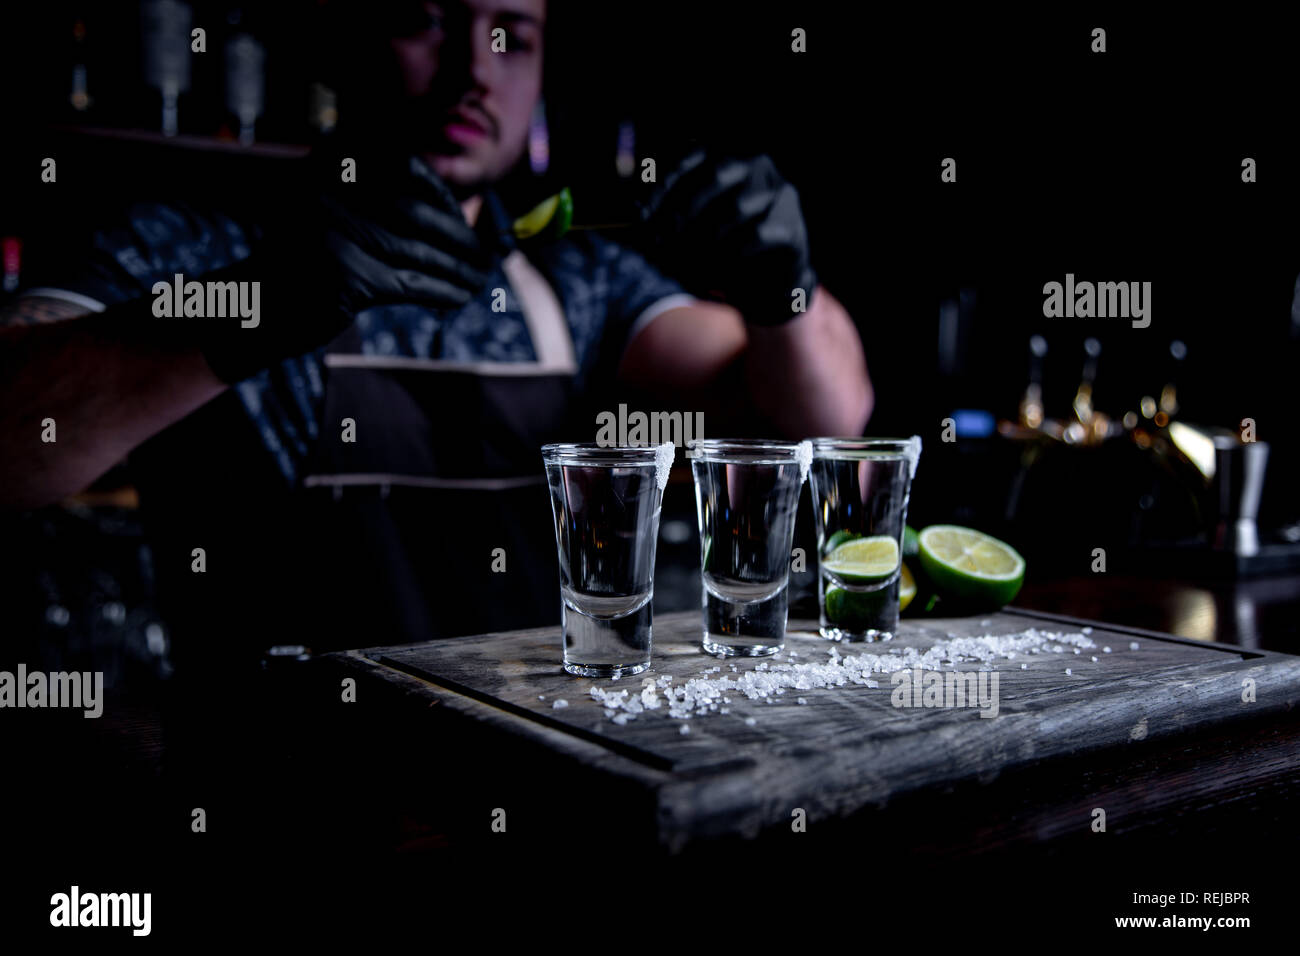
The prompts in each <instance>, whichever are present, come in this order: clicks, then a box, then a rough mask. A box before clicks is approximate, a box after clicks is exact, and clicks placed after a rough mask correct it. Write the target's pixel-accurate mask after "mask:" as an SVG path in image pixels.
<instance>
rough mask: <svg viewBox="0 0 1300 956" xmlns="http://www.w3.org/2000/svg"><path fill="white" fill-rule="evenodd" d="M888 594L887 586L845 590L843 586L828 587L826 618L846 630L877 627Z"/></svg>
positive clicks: (862, 629)
mask: <svg viewBox="0 0 1300 956" xmlns="http://www.w3.org/2000/svg"><path fill="white" fill-rule="evenodd" d="M888 596H889V588H881V589H880V590H878V591H846V590H845V589H844V588H837V587H833V586H832V587H828V588H827V589H826V620H828V621H830V622H831V623H832V624H834V625H835V626H836V627H842V628H844V629H845V630H846V631H865V630H867V629H868V628H872V627H878V626H879V624H878V622H879V621H880V620H881V618H882V617H883V615H882V613H881V611H882V609H883V608H884V604H885V600H886V599H887V598H888Z"/></svg>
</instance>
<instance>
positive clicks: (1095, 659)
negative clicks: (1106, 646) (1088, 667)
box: [1092, 654, 1097, 664]
mask: <svg viewBox="0 0 1300 956" xmlns="http://www.w3.org/2000/svg"><path fill="white" fill-rule="evenodd" d="M1092 662H1093V663H1094V664H1095V663H1097V655H1096V654H1093V655H1092Z"/></svg>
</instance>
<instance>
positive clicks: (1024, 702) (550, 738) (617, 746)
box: [352, 611, 1300, 846]
mask: <svg viewBox="0 0 1300 956" xmlns="http://www.w3.org/2000/svg"><path fill="white" fill-rule="evenodd" d="M1043 617H1044V616H1042V615H1034V616H1030V615H1027V614H1024V613H1021V612H1012V611H1006V612H1001V613H998V614H992V615H989V616H988V617H986V618H982V619H981V618H965V619H945V620H925V621H914V622H905V623H904V626H903V627H902V629H901V632H900V634H899V636H898V637H897V638H896V639H895V640H894V641H891V642H888V643H887V644H883V645H872V646H862V645H855V646H842V645H837V646H836V650H837V651H838V652H839V653H840V654H842V655H848V654H858V653H886V652H887V653H895V652H901V651H902V649H903V648H905V647H915V648H917V649H918V650H924V649H926V648H928V647H929V646H931V645H932V644H934V643H935V642H936V641H939V640H943V639H945V638H947V637H949V636H971V635H978V634H985V633H988V634H1007V633H1014V632H1021V631H1024V630H1025V629H1026V628H1027V627H1037V628H1038V629H1040V630H1044V631H1077V630H1078V628H1077V627H1074V626H1069V625H1066V624H1063V623H1059V622H1056V621H1052V620H1044V619H1043ZM699 627H700V620H699V615H698V614H697V613H686V614H677V615H666V616H663V617H661V618H659V619H658V620H656V622H655V653H654V665H653V667H652V668H651V669H650V670H649V671H648V672H646V674H644V675H638V676H636V677H632V678H624V679H623V680H621V681H611V680H604V679H602V680H590V679H586V678H577V677H572V676H570V675H568V674H566V673H564V671H563V670H562V669H561V668H560V666H559V661H560V635H559V631H558V628H541V629H536V630H529V631H516V632H511V633H508V634H497V635H483V636H478V637H467V638H460V639H455V640H449V641H438V642H430V643H425V644H418V645H407V646H397V647H381V648H369V649H365V650H362V651H356V652H352V656H353V658H354V660H355V662H356V663H359V662H360V660H362V659H364V660H366V661H368V662H373V663H372V664H371V673H372V674H373V675H374V676H375V677H377V678H380V679H383V680H386V681H391V682H402V683H407V684H408V686H415V687H416V689H415V690H414V691H412V692H414V693H425V694H427V695H428V696H429V697H430V698H431V699H437V700H440V701H442V702H444V703H446V702H449V701H450V702H455V703H456V704H457V705H458V706H459V707H461V709H468V710H477V711H478V712H479V713H480V714H482V715H491V716H492V720H493V722H495V723H497V724H498V725H502V724H503V722H505V723H509V724H510V728H511V732H515V733H522V734H525V735H532V736H535V737H536V738H537V739H538V740H539V741H541V742H543V743H544V744H545V745H546V746H548V747H552V748H557V749H563V750H564V751H565V752H566V753H568V754H570V755H573V756H577V757H578V759H581V760H583V761H584V762H587V763H594V764H600V765H603V766H605V767H606V768H607V769H608V770H609V772H611V773H615V774H618V775H620V776H626V775H627V774H634V775H635V776H637V777H639V778H640V780H641V782H642V784H643V785H644V786H647V787H649V788H652V789H654V790H655V791H656V793H657V800H658V806H659V820H658V828H659V834H660V838H661V839H662V840H663V841H664V842H666V843H667V844H668V845H670V846H678V845H681V844H682V843H683V842H684V841H686V840H688V839H691V838H695V837H701V836H715V835H723V834H727V833H737V832H739V833H754V832H756V831H757V830H759V829H761V828H762V827H764V826H769V825H772V824H774V823H777V822H780V821H783V820H785V821H788V820H789V819H790V814H791V811H792V810H793V809H794V808H796V807H799V808H802V809H803V810H804V811H805V812H806V813H807V815H808V817H809V819H818V818H825V817H829V816H840V815H845V814H849V813H852V812H853V811H855V810H858V809H860V808H862V807H864V806H867V805H877V806H880V805H883V804H885V803H887V802H888V801H889V800H890V799H892V798H894V797H896V796H898V795H900V794H903V793H907V792H909V791H913V790H916V789H919V788H923V787H930V786H935V785H943V784H947V783H952V782H955V781H958V780H964V779H983V780H987V779H991V778H993V777H995V776H996V775H998V774H999V773H1001V772H1002V771H1004V770H1006V769H1008V768H1010V767H1015V766H1021V765H1024V764H1026V763H1028V762H1032V761H1035V760H1039V759H1043V758H1050V757H1060V756H1063V755H1067V754H1071V753H1077V752H1081V751H1086V750H1090V749H1095V748H1104V747H1122V746H1125V745H1126V744H1128V743H1129V742H1130V741H1134V740H1140V739H1149V738H1150V739H1153V738H1158V737H1161V736H1165V735H1173V734H1178V733H1181V732H1185V731H1188V730H1190V729H1192V728H1195V727H1201V726H1205V725H1209V724H1218V723H1223V722H1226V721H1229V720H1231V719H1233V718H1235V717H1247V716H1258V715H1260V714H1262V713H1266V712H1268V711H1270V710H1274V709H1283V708H1285V709H1289V708H1291V707H1293V706H1294V705H1296V704H1297V703H1300V658H1295V657H1290V656H1287V655H1280V654H1273V653H1268V652H1255V651H1243V650H1241V649H1237V648H1229V647H1226V646H1224V645H1210V644H1199V643H1197V642H1193V641H1186V640H1182V639H1178V638H1170V637H1167V636H1161V635H1151V634H1148V633H1145V632H1132V631H1129V630H1126V629H1123V628H1118V627H1110V626H1102V625H1094V630H1093V633H1092V634H1091V635H1090V636H1091V638H1092V639H1093V641H1094V642H1095V643H1096V644H1097V649H1096V650H1085V651H1083V652H1082V653H1081V654H1078V655H1076V654H1073V653H1071V652H1070V651H1066V652H1064V653H1044V654H1037V655H1022V656H1020V657H1018V658H1016V659H1015V660H1005V659H1004V660H1001V661H998V662H996V663H995V665H994V666H996V670H997V673H998V677H999V694H998V696H999V713H998V716H997V717H996V718H993V719H985V718H981V717H980V716H979V712H978V709H976V708H965V709H963V708H948V709H945V708H942V707H939V708H896V707H895V706H893V704H892V702H891V694H892V690H893V685H892V684H891V682H890V680H889V677H888V675H877V676H876V679H877V680H878V681H879V686H878V687H866V686H858V685H851V684H850V685H845V686H840V687H832V688H825V689H809V690H799V691H794V690H787V691H786V692H785V693H784V694H782V695H780V696H778V697H777V698H776V702H774V703H764V702H763V701H757V700H748V699H746V698H745V697H743V696H741V695H740V694H732V695H731V700H730V703H729V704H728V705H726V706H727V707H728V709H729V711H730V712H729V713H727V714H725V715H724V714H721V713H710V714H707V715H705V716H700V717H695V718H693V719H691V720H690V721H689V728H690V730H689V733H687V734H683V733H682V732H681V727H682V726H683V724H684V723H686V722H684V721H681V720H677V719H672V718H670V717H669V716H668V715H667V710H666V708H662V707H661V708H660V709H659V710H653V711H648V712H645V713H642V714H640V715H638V716H637V717H636V718H635V719H632V720H630V721H628V722H627V723H626V724H623V725H619V724H617V723H615V722H613V721H612V720H610V719H608V718H607V717H606V715H605V713H604V709H603V708H602V706H601V705H600V704H599V703H598V702H596V701H594V700H592V699H591V697H590V693H589V692H590V688H591V687H592V686H593V685H596V686H599V687H601V688H604V689H606V690H620V689H627V690H628V692H629V695H632V696H635V695H636V694H638V693H639V692H640V690H641V681H642V678H643V677H645V676H649V677H654V678H658V677H659V676H660V675H665V674H666V675H670V676H671V677H672V678H673V683H674V684H681V683H684V682H685V681H687V680H689V679H690V678H693V677H699V676H705V675H706V672H707V671H709V670H710V669H711V668H713V667H718V666H720V667H721V672H720V673H709V674H707V676H710V677H721V676H729V677H736V676H738V674H739V673H741V672H744V671H746V670H751V669H753V668H755V667H757V666H759V664H760V663H761V662H759V661H753V660H732V661H728V662H722V661H719V660H717V659H715V658H712V657H708V656H705V655H703V654H702V653H700V651H699V636H700V635H699ZM1132 641H1137V642H1138V644H1139V647H1138V648H1137V649H1135V650H1134V649H1131V648H1130V642H1132ZM831 646H832V645H830V644H829V643H828V642H826V641H824V640H822V639H821V638H820V637H819V636H817V635H816V634H815V632H814V630H813V627H812V623H811V622H807V621H792V622H791V631H790V634H789V636H788V639H787V652H793V654H794V655H797V656H795V657H793V659H792V658H791V657H790V656H788V655H782V656H781V659H780V661H779V662H777V661H769V667H774V666H777V664H778V663H781V664H788V663H803V662H809V661H818V662H821V661H824V660H826V658H827V655H828V651H829V649H830V647H831ZM1103 646H1110V648H1111V653H1109V654H1106V653H1102V651H1101V648H1102V647H1103ZM1094 655H1095V656H1096V657H1097V658H1098V659H1097V661H1095V662H1094V661H1092V660H1091V657H1092V656H1094ZM732 664H735V665H736V667H737V673H733V672H732V671H731V665H732ZM1022 664H1023V665H1026V666H1025V667H1023V668H1022V667H1021V665H1022ZM1067 667H1068V668H1069V669H1070V670H1071V671H1072V673H1071V674H1069V675H1067V674H1066V673H1065V670H1066V668H1067ZM946 669H955V670H959V671H964V670H972V669H976V666H975V665H970V664H966V665H956V666H955V667H950V668H946ZM413 678H414V679H417V680H418V682H419V684H416V685H410V684H409V682H410V681H411V680H412V679H413ZM1246 678H1250V679H1252V680H1253V681H1254V682H1255V698H1256V699H1255V701H1254V702H1253V703H1246V702H1243V700H1242V696H1243V695H1242V691H1243V680H1244V679H1246ZM796 698H803V699H804V700H805V701H806V703H805V704H802V705H800V704H798V703H796ZM557 699H563V700H566V701H567V702H568V706H567V707H564V708H562V709H555V707H554V703H555V701H556V700H557ZM746 718H750V719H752V723H747V722H746Z"/></svg>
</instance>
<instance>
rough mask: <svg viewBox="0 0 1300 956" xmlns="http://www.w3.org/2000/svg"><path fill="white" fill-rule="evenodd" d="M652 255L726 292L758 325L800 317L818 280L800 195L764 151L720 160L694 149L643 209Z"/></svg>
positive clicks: (702, 289)
mask: <svg viewBox="0 0 1300 956" xmlns="http://www.w3.org/2000/svg"><path fill="white" fill-rule="evenodd" d="M644 220H645V225H646V226H647V227H648V230H649V236H650V239H649V242H650V246H649V248H647V254H648V255H649V257H650V258H651V259H653V260H654V261H655V262H656V263H657V264H658V265H659V266H660V267H661V268H663V269H664V271H665V272H667V273H668V274H669V275H671V276H672V277H673V278H675V279H677V280H678V281H679V282H681V283H682V284H683V285H684V286H685V287H686V288H687V289H688V290H689V291H690V292H691V293H692V294H694V295H698V296H701V297H710V296H712V295H714V294H716V295H718V296H720V297H721V298H722V299H723V300H724V301H726V302H727V303H729V304H730V305H733V306H735V307H736V308H737V309H739V310H740V313H741V315H743V316H744V318H745V321H746V322H749V323H752V324H754V325H780V324H781V323H783V322H787V321H789V320H790V319H792V318H794V317H795V316H797V315H798V314H799V313H797V312H795V311H793V309H792V305H793V304H794V298H793V295H792V293H793V291H794V289H796V288H799V289H803V290H804V307H805V308H807V304H808V302H809V301H811V299H812V293H813V289H814V288H815V287H816V285H817V276H816V274H815V273H814V272H813V269H812V265H811V264H810V262H809V257H808V230H807V228H806V227H805V225H804V218H803V212H802V210H801V209H800V207H799V194H798V193H797V192H796V191H795V188H794V187H793V186H791V185H790V184H789V183H788V182H786V181H785V180H784V179H783V178H782V177H781V174H780V173H778V172H777V170H776V166H775V165H774V164H773V163H772V160H770V159H769V158H768V157H766V156H758V157H755V158H752V159H730V158H726V159H718V158H714V157H710V156H707V155H706V154H705V153H704V152H703V151H702V150H698V151H696V152H693V153H691V154H690V155H689V156H687V157H686V159H684V160H683V161H682V162H681V164H680V165H679V166H678V167H677V168H676V169H674V170H673V171H672V172H671V173H669V174H668V176H667V177H666V178H665V179H664V181H663V183H662V184H661V186H660V188H659V189H658V190H656V192H655V193H654V195H653V196H652V197H651V199H650V202H649V203H648V205H647V207H646V209H645V211H644Z"/></svg>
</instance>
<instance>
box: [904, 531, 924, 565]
mask: <svg viewBox="0 0 1300 956" xmlns="http://www.w3.org/2000/svg"><path fill="white" fill-rule="evenodd" d="M920 551H921V542H920V536H919V535H918V534H917V533H916V529H915V528H913V527H912V526H911V525H910V524H905V525H903V557H905V558H914V557H916V556H917V554H919V553H920Z"/></svg>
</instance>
